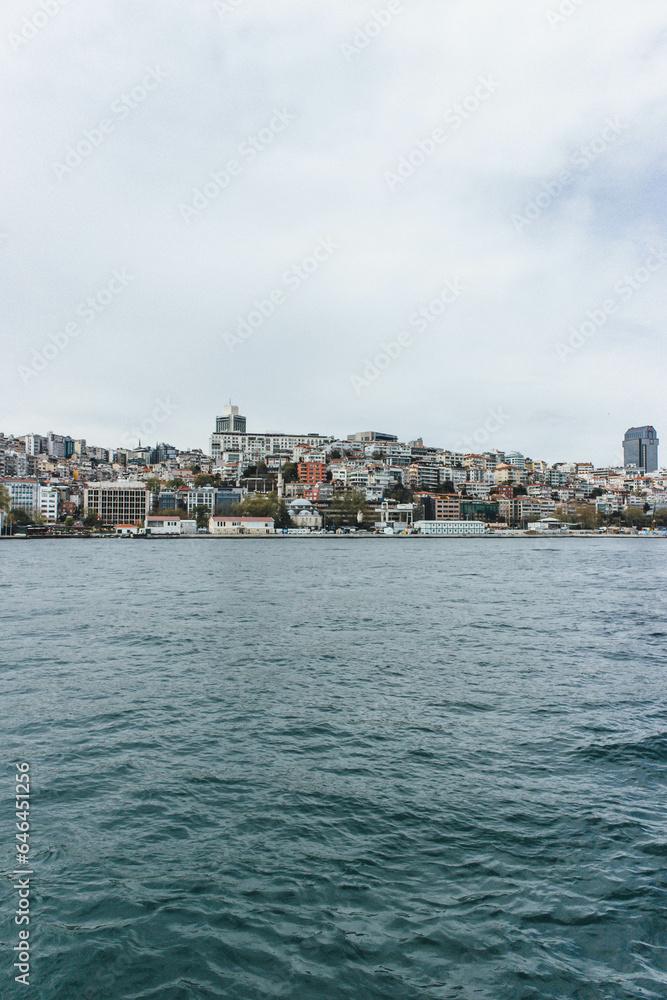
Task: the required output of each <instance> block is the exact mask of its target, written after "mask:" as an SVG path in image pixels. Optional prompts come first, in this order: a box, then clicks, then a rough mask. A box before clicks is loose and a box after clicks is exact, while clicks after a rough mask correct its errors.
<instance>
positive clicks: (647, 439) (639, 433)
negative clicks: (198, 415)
mask: <svg viewBox="0 0 667 1000" xmlns="http://www.w3.org/2000/svg"><path fill="white" fill-rule="evenodd" d="M171 414H172V408H171V406H170V404H169V403H168V402H163V401H158V406H157V407H156V408H155V410H154V411H153V415H152V417H151V418H148V419H149V420H150V421H151V423H152V428H153V430H154V431H157V432H159V431H160V429H161V423H162V421H163V420H167V419H168V418H169V416H170V415H171ZM153 417H156V418H157V419H156V420H153ZM503 417H504V414H503V413H502V411H496V412H492V416H491V417H490V418H489V419H488V420H487V423H486V425H481V426H480V428H478V429H477V438H478V439H477V440H475V439H474V438H469V439H467V440H466V441H463V442H458V447H447V446H446V445H443V444H442V443H439V442H429V441H425V440H423V436H422V435H417V436H416V437H415V438H401V437H400V435H397V434H395V433H394V431H393V430H392V431H389V432H388V431H386V430H385V431H356V432H352V431H348V432H347V433H344V434H341V435H335V434H328V433H326V430H325V431H324V433H322V432H321V431H313V430H311V431H303V430H296V431H293V430H292V431H290V430H289V429H288V430H275V429H264V430H258V429H257V428H254V427H253V426H252V425H251V426H247V417H246V415H245V414H241V413H240V410H239V407H238V406H237V405H234V404H232V402H231V399H230V402H229V404H225V405H223V407H222V408H221V413H218V414H217V415H216V417H215V420H214V423H213V428H214V429H213V431H212V432H211V433H210V434H209V437H208V442H207V445H206V446H205V447H204V448H200V447H199V446H192V445H187V446H186V447H183V446H182V445H181V443H180V442H175V439H173V436H172V439H171V440H167V438H168V437H169V435H164V434H163V435H161V434H159V433H158V434H157V436H155V438H154V439H153V437H149V436H148V435H145V437H144V439H143V440H142V438H141V434H140V432H141V430H142V428H141V427H135V428H134V429H133V431H131V432H130V435H128V434H126V436H125V442H123V441H121V442H117V443H116V444H111V445H100V444H99V442H93V441H92V440H91V439H90V438H88V437H82V438H78V437H75V436H74V435H69V434H66V435H62V434H60V433H59V432H55V436H56V437H58V438H63V439H66V440H68V441H69V442H70V443H71V444H72V445H73V446H75V445H77V446H78V445H80V444H84V445H86V446H87V447H88V448H98V449H99V448H100V447H101V448H102V449H103V450H105V451H107V452H108V454H109V457H110V456H111V455H112V454H113V453H115V452H117V451H119V450H120V451H127V452H132V451H136V450H137V449H142V448H143V449H144V450H148V451H150V452H153V451H154V450H155V449H156V448H158V447H163V446H166V447H168V448H174V449H175V450H176V451H178V452H181V453H185V452H189V451H201V452H202V453H203V455H204V456H207V457H212V458H213V459H214V460H215V459H216V458H217V457H218V456H219V455H220V452H221V450H224V448H223V447H222V445H221V443H220V442H221V441H223V440H224V435H241V436H243V435H246V434H247V435H248V436H249V437H257V438H262V437H273V438H278V439H280V438H283V439H284V447H285V448H289V449H292V448H294V447H295V446H296V444H297V443H298V442H303V443H306V444H310V446H311V447H316V446H317V444H318V442H317V440H316V439H317V438H321V439H322V441H323V442H327V441H329V442H331V441H335V442H342V443H343V444H344V443H345V442H346V441H349V442H352V441H353V440H354V439H355V438H356V440H357V442H359V441H366V442H371V441H375V440H377V441H380V442H382V441H383V440H385V441H389V440H392V441H395V442H398V443H402V444H408V443H414V442H416V441H419V440H422V442H423V446H424V447H425V448H427V449H428V448H430V449H436V450H438V451H443V452H453V453H455V454H464V455H465V454H484V453H487V452H490V453H493V452H499V453H502V454H504V455H520V456H522V457H526V458H530V459H531V460H535V461H546V462H547V463H548V464H549V465H552V466H553V465H554V464H558V463H563V464H568V463H574V464H577V463H578V464H585V463H587V462H591V463H592V465H593V466H594V467H596V468H602V467H604V466H605V465H606V466H609V467H616V468H623V467H628V466H637V467H638V468H642V469H644V470H645V471H648V472H653V471H655V470H656V469H659V468H661V466H660V464H659V459H658V454H659V452H658V448H659V444H660V442H659V439H658V435H657V432H656V430H655V428H654V427H653V426H652V425H641V426H634V425H633V426H631V427H629V428H628V429H627V430H626V432H625V434H624V437H623V438H622V439H621V440H620V450H621V453H622V460H621V461H620V462H616V463H613V462H612V463H599V462H596V461H594V460H593V459H592V458H591V457H590V456H586V457H582V456H577V457H574V456H572V455H569V454H568V455H565V456H563V457H561V458H559V459H555V460H549V459H546V458H545V456H544V455H542V454H530V453H529V452H528V451H526V450H525V449H524V450H521V449H520V448H516V447H511V448H502V447H498V446H497V445H496V444H495V443H494V444H492V443H490V441H491V436H492V433H493V430H492V429H493V428H495V426H496V425H499V428H501V427H502V424H503ZM144 426H146V425H145V424H144ZM3 433H4V432H3V431H0V436H1V435H2V434H3ZM52 434H54V432H53V431H51V430H49V431H48V432H47V433H46V434H42V433H41V432H35V431H32V432H30V433H29V434H21V433H19V434H13V433H12V436H13V437H14V438H16V439H17V440H21V439H23V438H33V439H37V438H40V439H41V440H42V443H44V442H45V441H46V439H47V437H48V435H52ZM135 434H136V438H134V435H135ZM376 435H377V437H376ZM130 437H132V438H134V441H133V443H128V442H129V438H130ZM468 445H470V447H468ZM647 445H648V450H647ZM44 450H46V449H44ZM635 452H636V454H635ZM30 453H31V454H37V453H38V451H31V452H30ZM647 455H648V458H649V461H648V462H646V456H647ZM640 456H644V458H643V464H642V461H640V460H639V459H640ZM149 464H150V463H149Z"/></svg>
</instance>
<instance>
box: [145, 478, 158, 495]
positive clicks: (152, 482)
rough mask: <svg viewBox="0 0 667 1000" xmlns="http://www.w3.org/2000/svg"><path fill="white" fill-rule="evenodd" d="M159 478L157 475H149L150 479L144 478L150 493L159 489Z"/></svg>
mask: <svg viewBox="0 0 667 1000" xmlns="http://www.w3.org/2000/svg"><path fill="white" fill-rule="evenodd" d="M160 485H161V484H160V480H159V479H158V478H157V476H151V477H150V479H147V480H146V486H147V487H148V489H149V490H150V491H151V493H158V492H159V490H160Z"/></svg>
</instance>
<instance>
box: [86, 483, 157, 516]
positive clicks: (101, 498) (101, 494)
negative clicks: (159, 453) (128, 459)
mask: <svg viewBox="0 0 667 1000" xmlns="http://www.w3.org/2000/svg"><path fill="white" fill-rule="evenodd" d="M150 496H151V495H150V493H149V491H148V488H147V487H146V485H145V483H138V482H129V481H128V482H118V483H105V484H104V485H102V484H101V483H99V484H96V485H95V486H92V487H88V489H85V490H84V491H83V497H84V500H83V504H84V508H85V510H86V511H88V512H90V513H95V514H97V516H98V517H99V519H100V520H101V521H102V523H103V524H113V525H116V524H136V523H137V521H141V523H142V524H143V523H144V522H145V520H146V514H147V512H148V509H149V507H150Z"/></svg>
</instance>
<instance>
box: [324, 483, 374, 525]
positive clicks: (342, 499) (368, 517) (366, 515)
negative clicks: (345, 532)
mask: <svg viewBox="0 0 667 1000" xmlns="http://www.w3.org/2000/svg"><path fill="white" fill-rule="evenodd" d="M330 514H331V516H332V518H333V522H334V524H335V525H336V527H337V528H341V527H354V528H361V527H364V526H365V525H369V524H371V523H372V522H373V520H374V515H373V512H372V510H371V508H370V507H369V506H368V503H367V502H366V494H365V493H362V491H361V490H349V491H347V492H345V493H334V495H333V499H332V501H331V511H330Z"/></svg>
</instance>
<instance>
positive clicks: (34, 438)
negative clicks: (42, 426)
mask: <svg viewBox="0 0 667 1000" xmlns="http://www.w3.org/2000/svg"><path fill="white" fill-rule="evenodd" d="M23 440H24V441H25V452H26V455H41V453H42V452H45V451H46V450H47V448H48V438H46V437H44V436H43V435H42V434H26V436H25V438H24V439H23Z"/></svg>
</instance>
